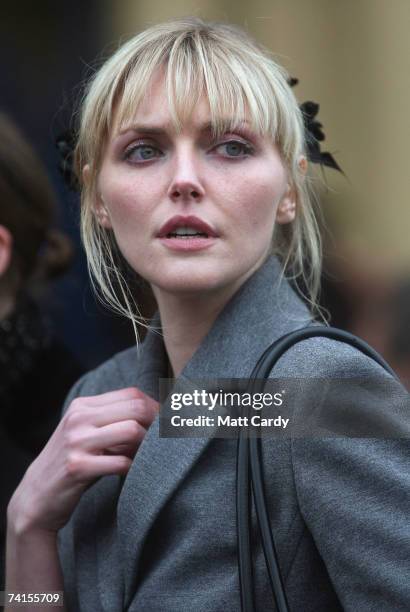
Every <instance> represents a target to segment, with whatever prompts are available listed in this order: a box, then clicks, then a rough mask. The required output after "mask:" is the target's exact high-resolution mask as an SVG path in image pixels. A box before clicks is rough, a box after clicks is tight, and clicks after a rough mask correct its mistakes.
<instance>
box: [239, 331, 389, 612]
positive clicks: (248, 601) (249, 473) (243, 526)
mask: <svg viewBox="0 0 410 612" xmlns="http://www.w3.org/2000/svg"><path fill="white" fill-rule="evenodd" d="M317 336H321V337H325V338H330V339H332V340H338V341H341V342H345V343H346V344H350V345H351V346H353V347H355V348H357V349H358V350H359V351H361V352H362V353H364V354H365V355H367V356H368V357H370V358H372V359H374V360H375V361H376V362H377V363H378V364H379V365H381V366H382V367H383V368H384V369H385V370H387V372H389V373H390V374H391V375H392V376H394V377H395V378H396V379H397V375H396V374H395V372H394V371H393V370H392V369H391V367H390V366H389V365H388V364H387V362H386V361H385V360H384V359H383V358H382V357H381V356H380V355H379V354H378V353H377V352H376V351H375V350H374V349H373V348H372V347H371V346H369V345H368V344H367V343H366V342H364V341H363V340H361V339H360V338H357V337H356V336H354V335H353V334H350V333H348V332H346V331H343V330H341V329H337V328H335V327H327V326H322V325H314V326H309V327H304V328H302V329H298V330H296V331H293V332H290V333H289V334H286V335H285V336H282V337H281V338H279V339H278V340H276V341H275V342H273V344H271V345H270V346H269V347H268V348H267V349H266V351H264V353H263V354H262V355H261V357H260V358H259V360H258V362H257V364H256V365H255V367H254V369H253V371H252V374H251V376H250V382H249V387H248V388H249V389H250V390H251V391H252V389H253V387H254V384H255V381H256V380H257V379H267V378H268V376H269V373H270V372H271V370H272V369H273V367H274V366H275V365H276V363H277V361H278V360H279V359H280V357H282V355H283V354H284V353H285V352H286V351H287V350H288V349H290V348H291V347H292V346H294V345H295V344H297V343H298V342H301V341H302V340H307V339H309V338H314V337H317ZM236 470H237V473H236V515H237V536H238V565H239V582H240V591H241V609H242V612H254V611H255V595H254V587H253V577H252V571H253V570H252V542H251V523H250V520H251V503H252V498H251V484H252V491H253V498H254V502H255V509H256V516H257V521H258V525H259V531H260V535H261V540H262V547H263V552H264V555H265V562H266V567H267V570H268V574H269V580H270V583H271V588H272V594H273V597H274V600H275V603H276V607H277V610H278V612H288V611H289V607H288V604H287V600H286V594H285V589H284V586H283V581H282V577H281V574H280V569H279V562H278V556H277V552H276V549H275V543H274V539H273V535H272V529H271V526H270V523H269V514H268V511H267V505H266V496H265V490H264V483H263V474H262V453H261V440H260V438H248V437H247V436H246V435H245V432H244V431H242V432H241V434H240V437H239V439H238V449H237V464H236Z"/></svg>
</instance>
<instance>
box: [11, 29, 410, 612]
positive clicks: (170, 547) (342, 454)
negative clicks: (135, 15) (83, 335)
mask: <svg viewBox="0 0 410 612" xmlns="http://www.w3.org/2000/svg"><path fill="white" fill-rule="evenodd" d="M305 147H306V143H305V135H304V126H303V119H302V115H301V111H300V109H299V107H298V104H297V102H296V100H295V98H294V95H293V93H292V90H291V89H290V87H289V85H288V83H287V75H286V73H285V71H284V70H283V69H282V68H281V67H280V66H278V65H277V64H276V63H275V62H274V60H273V59H272V57H271V56H270V54H269V53H268V52H267V51H266V50H264V49H263V48H261V47H260V46H259V45H257V44H256V43H255V42H254V41H253V40H251V39H250V38H249V36H248V35H247V34H246V33H244V32H242V31H241V30H239V29H237V28H236V27H233V26H228V25H223V24H210V23H204V22H202V21H201V20H199V19H193V18H192V19H191V18H189V19H183V20H179V21H175V22H169V23H164V24H160V25H157V26H154V27H151V28H149V29H148V30H146V31H144V32H142V33H141V34H139V35H138V36H136V37H135V38H133V39H132V40H130V41H129V42H128V43H126V44H125V45H123V46H122V47H121V48H120V49H119V50H118V51H117V52H116V53H115V54H114V55H113V56H112V57H111V58H110V59H109V60H108V61H107V62H106V63H105V64H104V65H103V66H102V67H101V68H100V70H99V71H98V72H97V73H96V74H95V76H94V77H93V79H92V80H91V82H90V83H89V86H88V88H87V91H86V92H85V96H84V100H83V104H82V109H81V121H80V127H79V132H78V141H77V146H76V164H77V175H78V178H79V180H80V182H81V185H82V204H81V206H82V221H81V224H82V225H81V229H82V237H83V241H84V246H85V249H86V252H87V257H88V262H89V268H90V272H91V277H92V279H93V282H94V284H95V285H96V286H97V288H99V290H100V292H101V293H102V295H103V297H104V298H105V299H106V300H107V301H108V302H109V303H110V304H111V305H112V306H113V307H114V308H116V309H117V310H118V311H120V312H122V313H123V314H124V315H125V316H128V317H129V318H130V319H131V320H132V322H133V324H134V326H135V329H136V331H138V326H139V325H141V324H144V321H143V320H142V319H141V317H140V316H139V314H138V310H137V305H136V304H135V303H134V300H133V292H132V279H133V276H132V275H134V280H135V279H136V278H143V279H144V280H145V281H147V282H148V283H149V285H150V287H151V290H152V292H153V294H154V296H155V299H156V302H157V305H158V311H157V313H156V315H155V316H154V318H153V320H152V321H151V322H150V323H149V326H148V333H147V336H146V338H145V340H144V342H143V343H142V344H138V345H137V346H136V347H135V348H132V349H130V350H127V351H125V352H123V353H121V354H118V355H116V356H115V357H113V358H112V359H111V360H110V361H108V362H107V363H104V364H103V365H102V366H100V367H99V368H97V369H96V370H95V371H93V372H91V373H89V374H88V375H86V376H85V377H83V378H82V379H81V380H80V381H79V382H78V383H77V384H76V385H75V386H74V388H73V389H72V391H71V393H70V395H69V397H68V398H67V400H66V403H65V407H64V412H63V416H62V419H61V422H60V423H59V426H58V427H57V429H56V431H55V432H54V434H53V436H52V437H51V439H50V441H49V442H48V444H47V446H46V448H45V449H44V451H43V452H42V453H41V455H40V456H39V457H38V459H36V461H35V462H34V463H33V464H32V465H31V466H30V468H29V469H28V471H27V473H26V474H25V476H24V479H23V480H22V482H21V484H20V486H19V488H18V489H17V490H16V492H15V494H14V496H13V499H12V501H11V502H10V505H9V512H8V514H9V528H8V556H7V575H8V583H7V588H8V590H9V591H24V592H28V591H35V592H37V591H39V590H41V591H42V592H55V591H63V590H64V593H65V607H66V609H67V610H73V611H75V612H77V611H84V612H92V611H94V610H95V611H100V610H106V611H107V612H108V611H110V612H114V611H120V610H130V611H135V612H136V611H141V610H143V611H144V612H150V611H152V612H154V611H155V612H157V611H159V610H161V611H166V612H181V611H182V610H187V611H188V610H189V611H194V610H195V611H196V612H198V611H201V610H202V611H205V610H206V611H215V612H216V611H220V610H225V611H232V612H236V611H238V610H240V606H241V603H240V596H239V581H238V569H237V544H236V535H237V534H236V516H235V466H236V446H237V443H236V440H234V439H215V438H214V439H210V438H187V439H176V438H162V437H160V436H159V428H158V420H159V419H158V418H157V413H158V399H159V398H158V381H159V379H160V378H161V377H163V378H164V377H167V376H168V375H172V376H175V377H177V378H179V379H181V380H188V381H189V380H195V379H207V378H218V377H219V378H220V377H225V378H246V377H247V376H249V374H250V373H251V371H252V369H253V367H254V365H255V363H256V361H257V359H258V358H259V356H260V355H261V353H262V352H263V351H264V350H265V349H266V348H267V347H268V346H269V345H270V344H271V343H272V342H273V341H274V340H275V339H277V338H279V337H280V336H282V335H283V334H285V333H287V332H289V331H292V330H294V329H297V328H300V327H303V326H306V325H309V324H311V323H312V321H313V315H312V311H311V310H309V308H308V307H307V306H306V305H305V303H304V302H303V301H302V300H301V299H300V297H299V296H298V295H297V294H296V293H295V291H294V290H293V289H292V288H291V286H290V284H289V283H288V281H287V280H286V279H285V275H287V276H292V277H293V278H296V279H299V280H301V281H302V282H303V285H304V286H305V287H307V290H308V302H309V303H310V305H311V306H312V308H313V307H314V306H315V305H316V298H317V291H318V282H319V275H320V245H319V237H318V234H317V226H316V223H315V220H314V215H313V212H312V205H311V202H310V199H309V194H308V183H307V179H306V169H307V161H306V149H305ZM130 279H131V280H130ZM381 372H382V370H381V368H379V366H377V365H376V364H375V363H374V362H373V361H372V360H371V359H369V358H367V357H364V356H363V355H362V354H361V353H359V352H358V351H356V350H354V349H352V348H350V347H349V346H347V345H344V344H342V343H339V342H336V341H331V340H326V339H323V338H317V339H311V340H307V341H305V342H303V343H301V344H299V345H298V346H297V347H295V348H294V349H292V350H290V351H288V353H286V355H285V356H284V357H283V358H282V359H281V361H280V364H279V365H278V368H277V370H275V374H277V375H279V376H281V375H283V376H287V377H291V376H299V377H312V376H320V377H332V376H333V377H335V376H344V377H349V376H360V375H363V376H365V375H367V374H369V373H370V374H374V373H376V374H377V373H381ZM265 442H266V443H264V446H263V455H264V456H263V458H264V465H265V480H266V483H267V497H268V507H269V512H270V521H271V524H272V526H273V528H274V533H275V543H276V547H277V550H278V555H279V563H280V569H281V573H282V577H283V580H284V583H285V587H286V593H287V598H288V602H289V607H290V609H291V610H294V611H297V612H300V611H301V610H303V611H304V612H308V611H312V612H313V611H315V612H318V611H323V612H325V611H326V612H328V611H329V610H342V609H343V610H351V611H353V610H354V611H356V610H361V611H365V610H369V611H370V610H378V611H382V610H386V611H387V610H389V611H391V610H405V609H408V608H409V605H410V597H409V584H410V577H409V567H408V565H409V564H408V559H409V554H408V553H409V546H408V544H409V542H408V523H407V521H406V520H405V516H404V510H403V501H404V497H403V496H404V493H403V492H404V491H405V490H406V489H405V480H406V479H408V475H407V473H406V472H404V470H403V466H404V462H405V457H406V455H405V453H406V452H407V453H408V446H405V444H404V443H400V442H399V441H391V442H382V441H374V440H373V441H372V440H362V441H357V440H349V439H320V440H299V441H294V442H291V441H290V440H289V439H288V440H282V441H281V442H278V441H274V440H273V439H266V440H265ZM407 500H408V498H407ZM254 577H255V582H256V595H257V601H258V606H259V607H258V609H260V610H264V611H265V610H266V611H267V610H273V609H274V603H273V599H272V595H271V592H270V587H269V582H268V578H267V575H266V571H265V568H264V560H263V553H262V550H261V546H260V544H257V543H256V544H255V550H254ZM8 609H12V608H11V607H9V608H8Z"/></svg>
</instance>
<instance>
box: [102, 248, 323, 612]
mask: <svg viewBox="0 0 410 612" xmlns="http://www.w3.org/2000/svg"><path fill="white" fill-rule="evenodd" d="M310 320H311V316H310V314H309V311H308V309H307V308H306V306H305V305H304V304H303V303H302V301H301V300H300V299H299V298H298V296H297V295H296V294H295V293H294V291H293V290H292V289H291V287H290V285H289V284H288V282H287V281H286V280H285V279H284V278H282V277H281V266H280V264H279V262H278V260H277V259H276V258H275V257H273V256H270V257H269V258H268V259H267V260H266V261H265V263H264V264H263V265H262V266H261V267H260V268H259V269H258V270H257V271H256V272H255V273H254V274H253V275H252V276H251V277H250V278H249V279H248V280H247V281H246V282H245V283H244V284H243V285H242V287H240V289H239V290H238V291H237V293H236V294H235V295H234V296H233V297H232V299H231V300H230V301H229V303H228V304H227V305H226V306H225V308H224V309H223V311H222V312H221V313H220V314H219V316H218V318H217V319H216V321H215V323H214V325H213V326H212V328H211V330H210V331H209V333H208V334H207V336H206V337H205V338H204V340H203V342H202V343H201V345H200V346H199V348H198V349H197V351H196V352H195V354H194V355H193V357H192V358H191V359H190V361H189V362H188V363H187V365H186V366H185V368H184V370H183V371H182V373H181V377H182V378H185V379H188V380H195V379H205V378H218V377H219V378H221V376H222V377H224V378H244V377H247V376H249V375H250V373H251V372H252V370H253V367H254V365H255V363H256V361H257V360H258V358H259V357H260V355H261V354H262V352H263V351H264V350H265V349H266V348H267V347H268V346H269V345H270V344H271V343H272V342H273V341H274V340H276V339H277V338H279V337H280V336H281V335H283V334H285V333H287V332H289V331H292V330H293V329H297V328H299V327H302V326H304V325H306V324H307V323H308V322H309V321H310ZM159 326H160V318H159V315H158V313H157V314H156V315H155V316H154V318H153V320H152V322H151V325H150V329H149V331H148V334H147V336H146V339H145V340H144V342H143V344H142V345H141V348H140V349H139V353H140V355H139V363H141V364H142V365H141V368H139V371H138V373H137V380H136V383H135V384H136V386H138V387H140V388H141V389H142V390H144V391H145V392H146V393H151V394H152V395H153V396H155V395H157V393H156V391H157V387H158V379H159V378H166V377H167V373H166V364H167V359H166V353H165V349H164V344H163V341H162V338H161V335H160V334H158V332H157V331H156V329H157V328H158V327H159ZM209 441H210V440H209V438H182V439H181V438H179V439H174V438H160V437H159V422H158V419H157V420H156V421H154V423H153V424H152V425H151V427H150V429H149V430H148V432H147V434H146V436H145V439H144V441H143V443H142V444H141V446H140V448H139V450H138V452H137V454H136V456H135V459H134V462H133V464H132V466H131V468H130V470H129V472H128V474H127V477H126V479H125V481H124V485H123V488H122V492H121V495H120V497H119V503H118V515H117V516H118V537H119V549H120V550H121V551H122V557H123V561H124V566H123V570H124V575H125V601H124V604H125V606H127V605H129V604H130V602H131V600H132V597H133V594H134V592H135V589H136V580H137V575H138V570H139V559H140V556H141V551H142V547H143V544H144V541H145V538H146V536H147V533H148V531H149V529H150V528H151V526H152V525H153V523H154V521H155V519H156V517H157V515H158V513H159V511H160V510H161V508H162V507H163V506H164V504H165V503H166V502H167V500H168V499H169V498H170V496H171V495H172V493H173V492H174V491H175V489H176V488H177V487H178V485H179V484H180V483H181V482H182V481H183V479H184V478H185V476H186V475H187V473H188V471H189V470H190V468H191V467H192V465H193V464H194V463H195V462H196V461H197V459H198V457H199V456H200V454H201V453H202V452H203V451H204V450H205V448H206V447H207V445H208V444H209ZM100 553H101V554H102V553H103V551H100ZM101 561H102V562H103V560H101ZM101 569H102V568H101ZM101 586H102V588H108V585H101Z"/></svg>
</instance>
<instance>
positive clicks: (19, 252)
mask: <svg viewBox="0 0 410 612" xmlns="http://www.w3.org/2000/svg"><path fill="white" fill-rule="evenodd" d="M55 212H56V200H55V195H54V193H53V190H52V188H51V185H50V182H49V180H48V177H47V174H46V172H45V169H44V168H43V166H42V164H41V162H40V160H39V159H38V157H37V155H36V154H35V152H34V151H33V149H32V148H31V146H30V145H29V144H28V143H27V142H26V140H25V138H24V137H23V136H22V134H21V133H20V131H19V129H18V128H17V127H16V126H15V125H14V123H13V121H12V120H11V119H10V118H9V117H8V116H6V115H5V114H3V113H0V458H1V466H2V476H1V496H0V503H1V526H0V547H1V561H2V563H1V568H2V569H1V581H2V584H3V582H4V540H5V528H6V525H5V524H6V508H7V504H8V500H9V498H10V497H11V495H12V492H13V490H14V489H15V487H16V486H17V484H18V482H19V480H20V479H21V477H22V475H23V473H24V472H25V470H26V469H27V466H28V465H29V464H30V463H31V462H32V461H33V459H34V458H35V457H36V456H37V455H38V453H39V452H40V451H41V450H42V448H43V446H44V445H45V443H46V442H47V440H48V438H49V437H50V435H51V433H52V432H53V430H54V428H55V426H56V424H57V422H58V419H59V407H60V405H61V402H62V401H63V399H64V397H65V395H66V393H67V390H68V389H69V388H70V386H71V385H72V383H73V382H74V381H75V380H76V379H77V378H78V376H79V375H80V374H81V373H82V368H81V366H80V365H79V364H78V363H77V361H76V360H75V359H74V358H73V357H72V356H71V354H70V353H69V352H68V351H67V349H66V348H65V347H64V346H63V345H62V344H60V342H59V341H58V340H56V338H54V336H53V331H52V325H51V321H50V319H49V317H48V316H47V315H45V314H43V312H42V310H41V306H40V305H39V298H40V296H41V294H42V292H43V291H44V290H45V289H46V287H47V285H48V284H49V281H50V280H51V279H53V278H55V277H57V276H59V275H60V274H62V273H64V272H65V271H66V270H67V269H68V267H69V266H70V263H71V261H72V258H73V252H72V247H71V243H70V241H69V239H68V238H67V237H66V236H64V235H63V234H62V233H61V232H59V231H58V230H56V229H54V226H53V224H54V215H55Z"/></svg>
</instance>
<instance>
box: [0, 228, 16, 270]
mask: <svg viewBox="0 0 410 612" xmlns="http://www.w3.org/2000/svg"><path fill="white" fill-rule="evenodd" d="M12 254H13V236H12V235H11V233H10V232H9V230H8V229H7V227H5V226H4V225H0V278H1V277H2V276H4V274H6V272H7V270H8V269H9V266H10V262H11V256H12Z"/></svg>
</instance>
